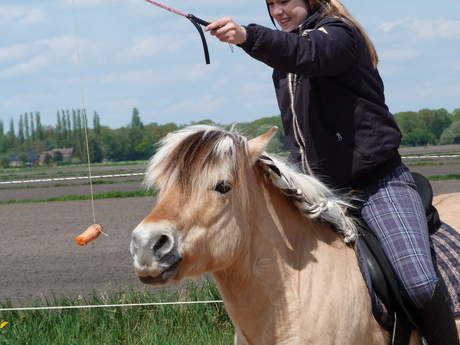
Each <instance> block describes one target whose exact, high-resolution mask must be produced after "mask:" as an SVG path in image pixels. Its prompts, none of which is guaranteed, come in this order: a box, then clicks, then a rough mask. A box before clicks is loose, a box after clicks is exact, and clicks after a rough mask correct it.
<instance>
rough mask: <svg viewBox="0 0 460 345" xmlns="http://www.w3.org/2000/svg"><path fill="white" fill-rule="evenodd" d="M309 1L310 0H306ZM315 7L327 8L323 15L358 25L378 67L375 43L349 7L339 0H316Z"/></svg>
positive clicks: (373, 62) (371, 57) (372, 59)
mask: <svg viewBox="0 0 460 345" xmlns="http://www.w3.org/2000/svg"><path fill="white" fill-rule="evenodd" d="M306 1H308V0H306ZM314 3H315V7H316V8H318V7H317V6H321V7H323V8H324V9H325V12H324V14H323V17H334V18H339V19H341V20H343V21H344V22H346V23H348V24H350V25H352V26H354V27H356V28H357V29H358V31H359V32H360V33H361V35H362V36H363V38H364V41H365V42H366V45H367V48H368V50H369V57H370V59H371V62H372V65H373V66H374V68H377V65H378V63H379V57H378V54H377V50H376V49H375V46H374V44H373V43H372V41H371V39H370V38H369V36H368V35H367V33H366V30H365V29H364V28H363V27H362V26H361V24H359V22H358V21H357V20H356V19H355V18H354V17H353V16H352V15H351V13H350V12H349V11H348V10H347V8H346V7H345V6H344V5H343V4H342V3H341V2H340V1H338V0H314Z"/></svg>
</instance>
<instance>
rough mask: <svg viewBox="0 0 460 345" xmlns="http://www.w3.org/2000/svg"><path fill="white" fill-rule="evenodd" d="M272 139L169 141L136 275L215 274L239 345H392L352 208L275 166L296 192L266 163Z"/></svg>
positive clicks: (210, 134) (153, 178) (151, 175)
mask: <svg viewBox="0 0 460 345" xmlns="http://www.w3.org/2000/svg"><path fill="white" fill-rule="evenodd" d="M274 132H275V129H272V130H271V131H270V132H268V133H267V134H265V135H262V136H260V137H258V138H256V139H253V140H251V141H247V140H246V139H245V138H244V137H242V136H240V135H238V134H237V133H235V132H225V131H222V130H220V129H217V128H214V127H210V126H193V127H189V128H187V129H185V130H182V131H179V132H177V133H174V134H171V135H170V136H168V137H167V138H166V139H165V140H164V142H163V146H162V147H161V148H160V150H159V151H158V152H157V154H156V155H155V156H154V157H153V158H152V160H151V162H150V164H149V167H148V170H147V175H146V180H145V183H146V185H147V187H149V188H153V187H156V188H158V189H160V194H159V197H158V203H157V205H156V207H155V208H154V209H153V210H152V212H151V213H150V214H149V215H148V216H147V217H146V218H145V219H144V220H143V221H142V222H141V223H140V224H139V225H138V226H137V227H136V229H135V230H134V231H133V236H132V242H131V252H132V254H133V257H134V268H135V271H136V273H137V274H138V275H139V277H140V280H141V281H142V282H144V283H146V284H151V285H160V284H168V283H171V282H177V281H179V280H181V279H183V278H185V277H189V276H198V275H201V274H203V273H205V272H212V273H213V276H214V278H215V280H216V282H217V284H218V286H219V290H220V292H221V294H222V297H223V299H224V302H225V305H226V308H227V311H228V313H229V315H230V317H231V319H232V321H233V323H234V325H235V328H236V337H235V342H236V343H237V344H247V345H264V344H278V345H287V344H290V345H301V344H302V345H304V344H327V345H330V344H353V345H377V344H378V345H383V344H387V343H388V333H387V332H386V331H385V330H383V329H382V328H381V327H380V326H379V325H378V323H377V322H376V321H375V319H374V318H373V316H372V311H371V304H370V298H369V293H368V290H367V287H366V285H365V282H364V280H363V277H362V275H361V272H360V269H359V267H358V263H357V259H356V255H355V251H354V249H353V247H352V246H350V245H347V244H345V243H344V241H343V237H342V233H343V232H345V233H350V232H349V231H351V233H352V232H353V231H354V229H353V226H354V225H353V222H352V220H351V219H349V218H347V217H346V216H345V214H344V207H346V205H347V204H346V202H343V201H341V200H340V199H338V198H337V197H336V196H335V195H334V193H332V192H331V191H329V190H328V189H327V188H326V187H325V186H324V185H323V184H322V183H320V182H319V181H317V180H315V179H313V178H311V177H308V176H305V175H301V174H298V173H296V172H295V171H293V170H292V169H290V168H288V167H287V166H286V165H285V164H283V163H281V162H278V161H277V162H276V165H277V167H278V169H279V170H280V172H281V175H283V178H284V179H285V180H284V182H288V184H289V182H292V184H293V185H295V186H297V188H298V193H299V195H301V196H302V197H296V196H295V195H297V191H296V192H295V193H294V194H295V195H294V197H288V196H286V194H285V193H283V192H282V191H281V190H280V188H279V186H276V185H275V184H277V182H276V179H277V177H276V176H275V177H273V176H270V174H269V169H268V168H267V165H266V164H264V163H263V162H262V161H261V160H260V157H261V155H262V153H263V152H264V150H265V147H266V145H267V144H268V141H269V140H270V138H271V137H272V135H273V134H274ZM273 178H274V179H275V181H272V179H273ZM284 182H283V181H281V182H280V184H281V185H283V183H284ZM288 194H289V193H288ZM305 200H306V201H305ZM305 203H306V204H307V206H308V207H305ZM310 206H313V207H311V210H315V212H313V211H312V212H308V211H307V212H306V216H304V215H303V214H302V213H305V212H304V210H305V209H307V210H308V209H310ZM299 209H300V210H301V211H302V212H299ZM318 210H319V211H318ZM333 229H335V230H336V231H338V232H339V233H336V232H334V231H333ZM347 231H348V232H347ZM415 341H416V340H415V338H414V342H413V343H411V344H417V342H415ZM418 343H419V341H418Z"/></svg>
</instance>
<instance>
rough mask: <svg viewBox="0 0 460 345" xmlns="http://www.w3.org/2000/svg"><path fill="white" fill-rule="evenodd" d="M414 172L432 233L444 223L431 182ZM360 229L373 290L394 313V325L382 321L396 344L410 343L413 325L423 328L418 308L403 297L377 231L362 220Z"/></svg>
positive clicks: (388, 309)
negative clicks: (416, 310)
mask: <svg viewBox="0 0 460 345" xmlns="http://www.w3.org/2000/svg"><path fill="white" fill-rule="evenodd" d="M412 176H413V178H414V180H415V183H416V185H417V190H418V192H419V194H420V197H421V199H422V203H423V206H424V208H425V213H426V217H427V223H428V229H429V233H430V235H431V234H433V233H435V232H436V231H437V230H438V229H439V227H440V226H441V221H440V218H439V214H438V211H437V210H436V208H435V207H434V206H433V204H432V201H433V189H432V187H431V184H430V182H429V181H428V180H427V179H426V178H425V177H424V176H423V175H421V174H418V173H415V172H412ZM359 232H360V236H359V239H358V242H359V243H358V246H359V248H360V250H361V251H362V254H363V255H362V257H363V260H364V264H365V265H366V266H367V271H368V274H369V277H370V280H371V285H372V288H373V291H374V292H375V294H376V295H377V296H378V298H379V299H380V300H381V302H382V303H383V304H384V306H385V307H386V309H387V314H388V315H391V316H393V315H394V318H392V320H391V321H392V322H390V323H392V324H393V327H392V329H391V328H390V326H389V323H388V322H387V323H385V324H383V322H380V324H381V325H382V326H384V327H385V328H387V329H388V330H389V331H390V333H392V339H393V340H392V344H393V345H407V344H408V343H409V340H410V335H411V331H412V329H414V328H420V327H419V325H418V322H417V320H416V318H415V317H414V316H413V315H414V312H413V311H414V310H415V308H414V307H412V306H411V305H409V304H408V303H407V302H406V301H404V300H403V298H402V297H401V292H400V289H399V284H398V281H397V279H396V277H395V275H394V273H393V269H392V268H391V265H390V264H389V262H388V260H387V258H386V256H385V254H384V253H383V250H382V248H381V247H380V244H379V241H378V240H377V238H376V237H375V235H374V234H373V233H372V231H371V230H370V229H369V228H368V227H367V226H366V224H364V223H363V222H361V224H360V230H359ZM435 267H436V265H435ZM438 276H439V274H438Z"/></svg>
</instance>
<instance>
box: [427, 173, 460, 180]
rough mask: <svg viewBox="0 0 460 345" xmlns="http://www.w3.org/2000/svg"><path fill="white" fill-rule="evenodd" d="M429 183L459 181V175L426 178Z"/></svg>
mask: <svg viewBox="0 0 460 345" xmlns="http://www.w3.org/2000/svg"><path fill="white" fill-rule="evenodd" d="M427 179H428V180H429V181H448V180H460V174H448V175H436V176H429V177H427Z"/></svg>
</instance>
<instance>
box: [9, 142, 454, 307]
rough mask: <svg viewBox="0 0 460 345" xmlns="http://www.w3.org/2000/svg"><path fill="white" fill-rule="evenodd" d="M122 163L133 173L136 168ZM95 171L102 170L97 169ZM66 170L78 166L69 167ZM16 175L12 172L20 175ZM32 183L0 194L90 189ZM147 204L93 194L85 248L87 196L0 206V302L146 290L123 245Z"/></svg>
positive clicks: (115, 187)
mask: <svg viewBox="0 0 460 345" xmlns="http://www.w3.org/2000/svg"><path fill="white" fill-rule="evenodd" d="M420 150H421V152H414V151H410V150H407V151H406V152H403V154H404V155H408V154H411V153H416V154H421V153H422V154H424V153H427V151H428V150H427V149H420ZM420 150H418V151H420ZM452 151H457V152H459V151H460V146H459V145H456V147H454V148H453V149H452ZM433 152H439V151H433ZM442 152H449V151H442ZM441 161H442V162H444V163H442V162H441ZM405 162H406V163H407V164H409V165H413V166H411V170H413V171H416V172H419V173H422V174H424V175H426V176H433V175H448V174H460V159H459V158H447V161H446V158H440V162H441V163H440V164H442V165H438V166H420V165H415V164H414V160H413V159H405ZM106 169H107V168H106ZM112 169H113V168H112ZM117 169H119V168H117ZM124 169H126V171H127V172H129V171H130V172H136V173H138V172H139V171H142V169H143V167H142V166H130V167H126V168H124ZM97 170H98V169H95V171H96V172H97ZM100 170H101V171H100V172H103V171H102V170H103V168H101V169H100ZM68 172H75V173H78V172H77V171H76V170H75V169H73V170H69V171H68ZM50 173H51V172H50ZM93 173H94V172H93ZM42 174H43V172H42ZM3 175H5V174H3ZM19 175H20V174H18V176H15V178H20V176H19ZM29 175H30V173H29ZM45 175H46V172H45ZM2 177H3V180H5V177H4V176H2V174H0V182H1V181H2ZM41 178H44V177H43V176H42V177H41ZM141 179H142V177H124V178H117V180H116V181H117V182H118V183H113V184H100V185H95V186H94V193H105V192H110V191H130V190H138V189H141V188H142V186H141ZM110 180H111V181H115V180H114V179H113V178H112V179H110ZM60 183H61V182H60ZM31 185H32V186H33V187H34V188H24V189H18V188H17V186H14V187H12V186H10V187H8V188H6V187H5V186H3V185H0V201H7V200H23V199H45V198H49V197H55V196H64V195H77V194H80V195H88V194H89V187H88V185H87V184H77V183H76V182H75V181H72V182H65V183H62V184H60V185H59V186H56V185H55V184H50V183H34V184H31ZM432 186H433V190H434V194H435V195H439V194H446V193H454V192H460V181H459V180H447V181H434V182H432ZM154 205H155V198H153V197H139V198H126V199H103V200H95V201H94V206H95V215H96V222H97V223H102V224H103V225H104V231H105V232H106V233H107V234H108V236H107V237H106V236H103V235H101V236H100V237H99V239H97V240H95V241H94V242H92V243H90V244H88V245H86V246H84V247H81V246H78V245H77V244H76V243H75V237H76V236H78V235H79V234H80V233H81V232H83V231H84V230H85V229H86V228H87V227H88V226H89V225H91V224H92V223H93V213H92V206H91V201H90V200H86V201H66V202H40V203H26V204H6V205H0V246H1V247H0V302H2V301H4V300H10V301H12V302H13V303H14V304H24V303H26V302H27V301H29V300H31V299H32V300H34V299H42V298H49V297H51V296H53V295H54V296H67V297H72V298H76V297H78V296H89V295H92V294H93V293H98V294H101V293H107V292H113V291H119V290H121V289H125V288H127V287H130V286H132V287H134V288H135V289H149V288H148V287H145V286H144V285H142V284H141V283H140V282H138V280H137V277H136V275H135V274H134V271H133V268H132V261H131V255H130V253H129V244H130V237H131V232H132V230H133V229H134V228H135V227H136V225H137V224H138V223H139V222H140V221H141V220H142V219H143V218H144V217H145V216H146V215H147V214H148V213H149V212H150V211H151V210H152V208H153V207H154Z"/></svg>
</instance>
